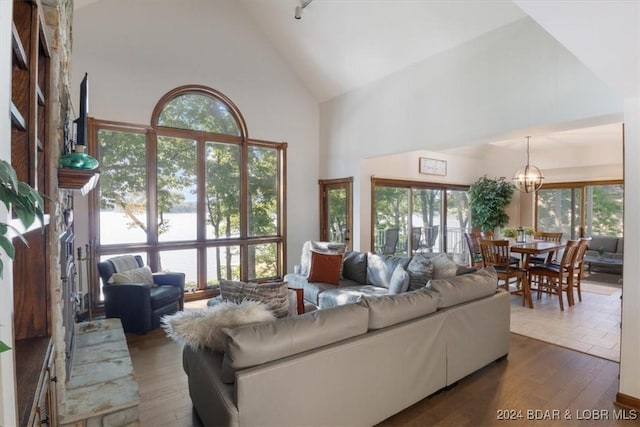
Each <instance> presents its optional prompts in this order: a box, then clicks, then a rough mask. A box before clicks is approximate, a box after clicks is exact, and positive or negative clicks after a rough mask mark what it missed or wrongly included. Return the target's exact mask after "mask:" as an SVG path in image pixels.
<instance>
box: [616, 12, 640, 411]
mask: <svg viewBox="0 0 640 427" xmlns="http://www.w3.org/2000/svg"><path fill="white" fill-rule="evenodd" d="M638 18H639V20H640V14H639V16H638ZM639 65H640V64H639ZM639 162H640V97H636V98H629V99H628V100H627V101H626V102H625V164H626V167H625V171H624V180H625V192H624V235H625V237H627V238H625V239H624V254H625V256H624V258H625V263H624V270H623V276H624V284H623V289H622V295H623V296H622V298H623V299H622V331H621V339H620V393H622V394H624V395H626V396H631V397H634V398H635V399H636V400H639V399H640V367H639V364H638V361H640V338H639V336H640V334H639V333H638V331H640V286H639V283H638V277H640V264H638V262H637V260H638V254H639V253H640V241H639V240H638V236H640V227H639V226H638V213H639V212H640V194H639V192H638V188H640V168H638V166H637V165H638V163H639Z"/></svg>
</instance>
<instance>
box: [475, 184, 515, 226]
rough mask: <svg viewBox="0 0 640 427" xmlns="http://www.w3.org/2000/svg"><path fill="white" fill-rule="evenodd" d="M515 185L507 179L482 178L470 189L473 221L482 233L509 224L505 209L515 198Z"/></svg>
mask: <svg viewBox="0 0 640 427" xmlns="http://www.w3.org/2000/svg"><path fill="white" fill-rule="evenodd" d="M513 188H514V187H513V184H511V182H509V181H507V180H506V178H505V177H501V178H494V179H491V178H487V176H486V175H484V176H482V177H480V178H479V179H478V180H477V181H476V182H474V183H473V184H471V187H469V196H470V203H469V205H470V208H471V221H472V224H473V226H474V227H478V228H480V229H481V230H482V231H488V230H494V229H496V228H498V227H504V226H505V225H507V224H508V223H509V215H507V213H506V212H505V208H506V207H507V205H509V203H510V202H511V197H512V196H513Z"/></svg>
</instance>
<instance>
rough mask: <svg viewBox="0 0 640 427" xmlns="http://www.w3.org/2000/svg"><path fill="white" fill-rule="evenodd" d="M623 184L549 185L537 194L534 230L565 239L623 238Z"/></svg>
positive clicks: (617, 182)
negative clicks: (552, 232) (550, 233)
mask: <svg viewBox="0 0 640 427" xmlns="http://www.w3.org/2000/svg"><path fill="white" fill-rule="evenodd" d="M623 193H624V185H623V184H622V182H619V181H615V182H604V183H571V184H562V185H560V184H558V185H548V186H545V187H543V189H541V190H540V191H538V193H537V194H536V198H537V201H536V229H537V230H540V231H561V232H562V236H563V238H564V239H576V238H578V237H590V236H617V237H621V236H622V234H623V223H622V214H623V210H622V209H623Z"/></svg>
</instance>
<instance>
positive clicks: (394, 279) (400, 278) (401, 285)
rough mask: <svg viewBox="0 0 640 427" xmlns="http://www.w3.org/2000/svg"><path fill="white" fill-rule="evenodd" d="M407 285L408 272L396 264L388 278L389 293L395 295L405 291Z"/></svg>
mask: <svg viewBox="0 0 640 427" xmlns="http://www.w3.org/2000/svg"><path fill="white" fill-rule="evenodd" d="M408 287H409V274H408V273H407V272H406V271H405V269H404V268H402V266H401V265H396V268H395V270H393V274H392V275H391V279H390V280H389V295H397V294H401V293H403V292H407V288H408Z"/></svg>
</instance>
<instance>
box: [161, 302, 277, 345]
mask: <svg viewBox="0 0 640 427" xmlns="http://www.w3.org/2000/svg"><path fill="white" fill-rule="evenodd" d="M274 319H275V316H274V315H273V313H272V312H271V310H269V308H268V307H267V306H266V305H265V304H264V303H261V302H258V301H242V302H241V303H239V304H236V303H234V302H231V301H221V302H220V303H218V304H216V305H214V306H212V307H208V308H206V309H204V310H189V311H178V312H177V313H175V314H171V315H168V316H164V317H163V318H162V322H161V326H162V328H163V329H164V330H165V332H166V333H167V335H168V336H169V337H170V338H171V339H173V340H174V341H176V342H178V343H180V344H185V345H188V346H189V347H192V348H194V349H196V350H197V349H200V348H202V347H209V348H212V349H214V350H215V351H220V352H224V346H225V341H226V339H227V335H226V334H225V333H223V332H222V328H233V327H234V326H240V325H247V324H251V323H261V322H269V321H271V320H274Z"/></svg>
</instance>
